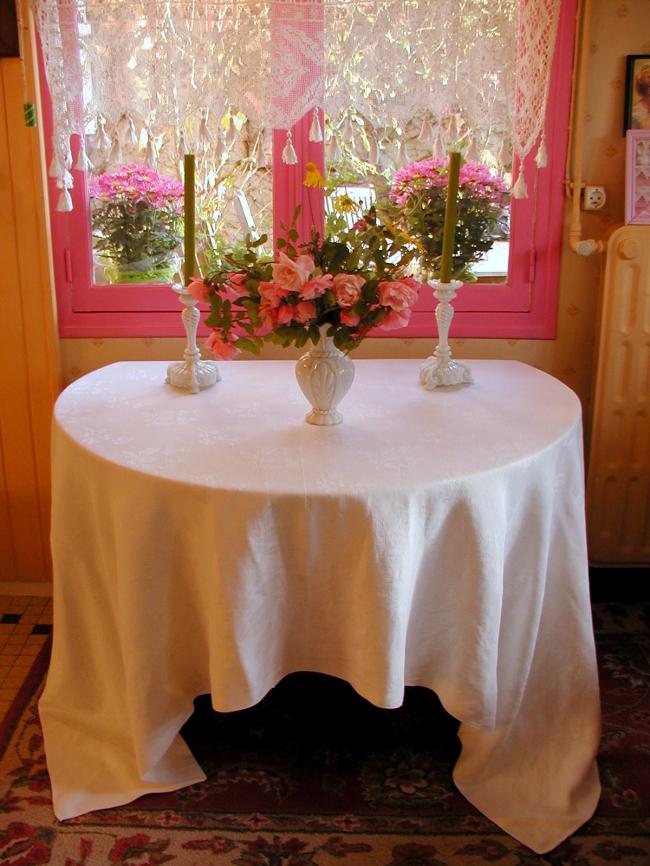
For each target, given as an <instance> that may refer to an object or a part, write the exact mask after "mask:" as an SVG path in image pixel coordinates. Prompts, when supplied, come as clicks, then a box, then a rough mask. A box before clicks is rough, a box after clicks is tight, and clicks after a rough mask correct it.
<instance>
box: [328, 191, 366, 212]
mask: <svg viewBox="0 0 650 866" xmlns="http://www.w3.org/2000/svg"><path fill="white" fill-rule="evenodd" d="M334 207H335V208H336V210H338V211H340V212H341V213H354V212H355V211H357V210H360V208H361V206H360V205H359V204H358V203H357V202H356V201H353V200H352V199H351V198H350V196H349V195H338V196H337V197H336V198H335V199H334Z"/></svg>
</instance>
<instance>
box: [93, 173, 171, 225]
mask: <svg viewBox="0 0 650 866" xmlns="http://www.w3.org/2000/svg"><path fill="white" fill-rule="evenodd" d="M89 188H90V195H91V196H92V197H93V198H96V199H99V201H103V202H112V201H125V200H126V201H132V202H134V203H135V202H144V203H145V204H148V205H151V207H155V208H164V207H168V206H171V207H172V208H173V209H174V210H176V211H178V212H179V213H180V211H181V209H182V204H183V184H182V183H181V182H180V181H178V180H176V179H175V178H173V177H168V176H167V175H164V174H159V173H158V172H157V171H154V170H153V169H151V168H147V166H146V165H140V164H139V163H135V162H130V163H127V164H126V165H123V166H122V167H121V168H120V169H119V170H118V171H115V172H111V173H108V172H106V173H104V174H98V175H96V176H95V177H91V179H90V183H89Z"/></svg>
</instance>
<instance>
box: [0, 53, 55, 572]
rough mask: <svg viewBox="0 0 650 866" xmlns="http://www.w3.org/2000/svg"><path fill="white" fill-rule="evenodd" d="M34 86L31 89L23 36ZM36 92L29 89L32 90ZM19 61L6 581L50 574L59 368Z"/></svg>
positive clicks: (6, 418) (5, 359) (5, 256)
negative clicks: (53, 442)
mask: <svg viewBox="0 0 650 866" xmlns="http://www.w3.org/2000/svg"><path fill="white" fill-rule="evenodd" d="M26 43H27V44H26V51H27V55H28V56H27V63H26V69H27V73H28V85H27V86H28V88H31V87H32V86H33V74H32V70H31V62H30V54H31V50H30V44H29V41H28V40H26ZM31 92H32V93H33V90H31ZM23 94H24V87H23V77H22V71H21V61H20V60H17V59H3V60H0V225H1V226H2V230H1V231H0V262H2V275H1V279H2V288H3V293H2V294H3V304H2V316H1V317H0V395H1V401H0V521H1V522H2V529H1V530H0V580H3V581H39V580H40V581H42V580H47V579H48V578H49V576H50V561H49V508H50V498H49V488H50V445H49V443H50V418H51V411H52V405H53V402H54V399H55V397H56V394H57V392H58V387H59V385H58V383H59V370H58V358H57V340H56V336H55V324H54V322H55V318H54V308H53V301H52V297H53V296H52V289H51V287H52V282H51V277H50V267H49V257H48V246H47V229H46V217H45V208H44V200H43V194H44V193H43V188H44V187H43V178H42V172H41V161H40V143H39V130H38V129H37V128H28V127H26V126H25V125H24V121H23Z"/></svg>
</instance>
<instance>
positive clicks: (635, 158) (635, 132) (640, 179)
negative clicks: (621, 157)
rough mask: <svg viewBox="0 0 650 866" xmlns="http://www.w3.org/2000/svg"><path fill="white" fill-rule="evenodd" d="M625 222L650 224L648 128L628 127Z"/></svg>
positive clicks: (649, 145) (649, 136) (649, 142)
mask: <svg viewBox="0 0 650 866" xmlns="http://www.w3.org/2000/svg"><path fill="white" fill-rule="evenodd" d="M625 224H626V225H650V129H628V131H627V146H626V156H625Z"/></svg>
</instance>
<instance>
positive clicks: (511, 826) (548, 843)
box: [452, 761, 601, 854]
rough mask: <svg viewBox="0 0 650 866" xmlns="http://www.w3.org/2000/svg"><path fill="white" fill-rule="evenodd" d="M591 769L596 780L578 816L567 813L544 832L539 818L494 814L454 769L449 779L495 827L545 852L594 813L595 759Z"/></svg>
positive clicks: (596, 794)
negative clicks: (463, 782)
mask: <svg viewBox="0 0 650 866" xmlns="http://www.w3.org/2000/svg"><path fill="white" fill-rule="evenodd" d="M593 771H595V776H596V781H595V784H594V786H593V788H592V791H591V795H590V796H589V798H586V799H585V805H584V806H583V808H582V809H581V810H580V814H579V816H578V815H576V814H574V815H573V816H571V817H569V816H567V818H566V819H565V820H564V821H563V820H561V819H560V818H558V819H556V820H555V821H554V822H553V825H554V828H555V829H554V830H548V832H543V833H542V832H540V831H539V830H538V826H539V822H533V821H529V822H526V821H524V820H523V819H522V820H521V821H517V820H514V821H513V820H511V819H510V818H508V817H507V816H506V817H501V816H500V815H495V814H494V813H493V810H492V809H490V808H489V806H488V807H486V805H485V803H484V802H483V801H482V799H481V797H477V796H474V795H473V794H472V793H471V792H470V791H468V789H467V787H466V786H465V785H459V784H458V782H457V781H456V779H455V777H454V773H453V771H452V779H453V781H454V785H455V786H456V788H457V789H458V791H460V793H461V794H462V795H463V797H465V799H466V800H468V801H469V802H470V803H471V804H472V805H473V806H475V807H476V808H477V809H478V810H479V812H481V814H483V815H485V817H486V818H489V819H490V821H492V822H493V823H494V824H496V825H497V827H500V828H501V829H502V830H503V831H505V832H506V833H507V834H508V835H509V836H512V838H513V839H516V840H517V842H521V844H522V845H525V846H526V847H527V848H530V850H531V851H534V852H535V854H548V852H549V851H552V850H553V849H554V848H557V846H558V845H560V844H561V843H562V842H564V840H565V839H568V838H569V836H571V835H573V833H575V831H576V830H578V829H579V828H580V827H582V826H583V824H585V823H586V822H587V821H589V819H590V818H592V817H593V815H594V812H595V811H596V809H597V807H598V803H599V801H600V794H601V785H600V781H599V779H598V770H597V767H596V762H595V761H594V764H593V768H592V772H593ZM549 823H550V822H549ZM524 825H525V826H524ZM531 825H534V826H531Z"/></svg>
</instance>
